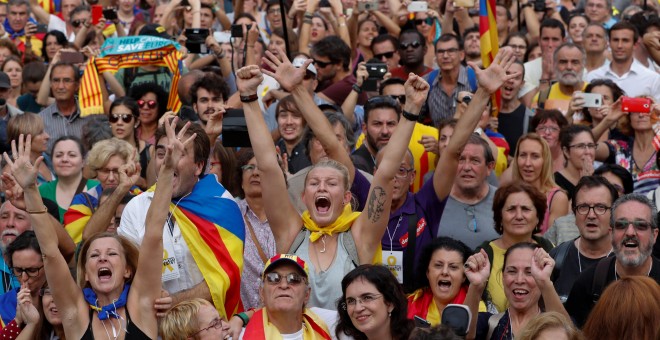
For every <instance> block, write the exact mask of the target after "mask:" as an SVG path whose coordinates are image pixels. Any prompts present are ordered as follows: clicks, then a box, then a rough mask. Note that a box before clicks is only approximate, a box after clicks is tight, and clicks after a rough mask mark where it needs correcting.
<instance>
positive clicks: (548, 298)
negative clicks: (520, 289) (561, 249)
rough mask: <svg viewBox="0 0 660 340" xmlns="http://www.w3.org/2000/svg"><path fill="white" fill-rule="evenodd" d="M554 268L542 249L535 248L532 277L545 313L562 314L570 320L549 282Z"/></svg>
mask: <svg viewBox="0 0 660 340" xmlns="http://www.w3.org/2000/svg"><path fill="white" fill-rule="evenodd" d="M554 268H555V260H553V259H552V257H550V255H548V253H546V252H545V250H543V248H536V249H535V250H534V256H533V257H532V272H531V274H532V277H534V281H536V286H537V287H539V289H540V290H541V296H542V297H543V303H544V304H545V311H546V312H557V313H561V314H564V316H566V317H567V318H570V316H569V315H568V312H567V311H566V309H565V308H564V305H563V304H562V303H561V300H560V299H559V295H557V291H556V290H555V286H554V285H553V283H552V280H550V276H551V275H552V270H553V269H554Z"/></svg>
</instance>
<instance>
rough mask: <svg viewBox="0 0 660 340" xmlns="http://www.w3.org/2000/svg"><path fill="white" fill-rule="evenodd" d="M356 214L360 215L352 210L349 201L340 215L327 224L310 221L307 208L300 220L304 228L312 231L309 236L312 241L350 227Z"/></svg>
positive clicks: (356, 216)
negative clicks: (324, 225) (322, 224)
mask: <svg viewBox="0 0 660 340" xmlns="http://www.w3.org/2000/svg"><path fill="white" fill-rule="evenodd" d="M358 216H360V213H359V212H353V210H352V208H351V204H350V203H349V204H346V205H344V211H342V213H341V215H339V217H338V218H337V219H336V220H335V221H334V222H333V223H332V224H330V225H329V226H326V227H319V226H318V224H316V222H314V221H312V218H311V216H310V214H309V211H308V210H305V212H304V213H303V214H302V220H303V223H304V224H305V228H307V229H309V231H311V232H312V234H311V235H310V236H309V240H310V241H312V242H314V241H316V240H318V239H319V238H320V237H321V236H323V234H326V235H330V236H332V234H336V233H342V232H344V231H347V230H349V229H351V225H353V221H355V219H356V218H358Z"/></svg>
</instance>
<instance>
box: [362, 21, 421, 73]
mask: <svg viewBox="0 0 660 340" xmlns="http://www.w3.org/2000/svg"><path fill="white" fill-rule="evenodd" d="M397 48H398V49H399V55H400V56H401V58H400V59H399V64H400V65H401V66H399V67H397V68H395V69H393V70H390V72H391V73H392V77H394V78H401V79H403V80H404V81H405V80H407V79H408V75H409V74H410V72H412V73H414V74H417V75H420V76H423V75H425V74H427V73H429V72H431V71H432V69H431V68H430V67H427V66H426V65H424V56H425V55H426V39H425V38H424V35H422V33H420V32H419V31H418V30H415V29H411V30H405V31H403V32H401V35H399V45H398V46H397ZM374 53H375V52H374Z"/></svg>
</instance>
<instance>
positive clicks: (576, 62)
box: [532, 43, 587, 115]
mask: <svg viewBox="0 0 660 340" xmlns="http://www.w3.org/2000/svg"><path fill="white" fill-rule="evenodd" d="M552 60H554V70H555V71H554V74H555V76H556V78H557V83H555V84H554V85H552V86H550V88H549V89H546V90H542V91H540V92H539V93H538V94H537V95H536V96H534V100H533V101H532V108H541V109H544V110H551V109H557V110H559V111H561V112H562V113H563V114H564V115H566V112H568V104H569V103H570V101H571V96H572V95H573V92H575V91H582V90H583V89H584V88H585V87H586V86H587V84H586V83H585V82H584V81H582V74H583V72H584V50H582V47H580V46H578V45H575V44H574V43H565V44H562V45H560V46H559V47H557V49H556V50H555V52H554V55H553V58H552Z"/></svg>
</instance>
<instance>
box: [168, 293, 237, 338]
mask: <svg viewBox="0 0 660 340" xmlns="http://www.w3.org/2000/svg"><path fill="white" fill-rule="evenodd" d="M226 322H227V321H226V320H223V319H221V318H220V314H218V311H217V310H216V309H215V307H214V306H213V304H212V303H210V302H208V301H206V300H204V299H200V298H195V299H192V300H186V301H182V302H179V303H178V304H176V305H175V306H174V307H172V308H170V310H168V311H167V312H166V313H165V316H164V317H163V319H162V320H161V322H160V331H159V335H160V337H161V338H162V339H163V340H179V339H225V335H226V334H227V330H228V329H227V328H228V326H227V324H226Z"/></svg>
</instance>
